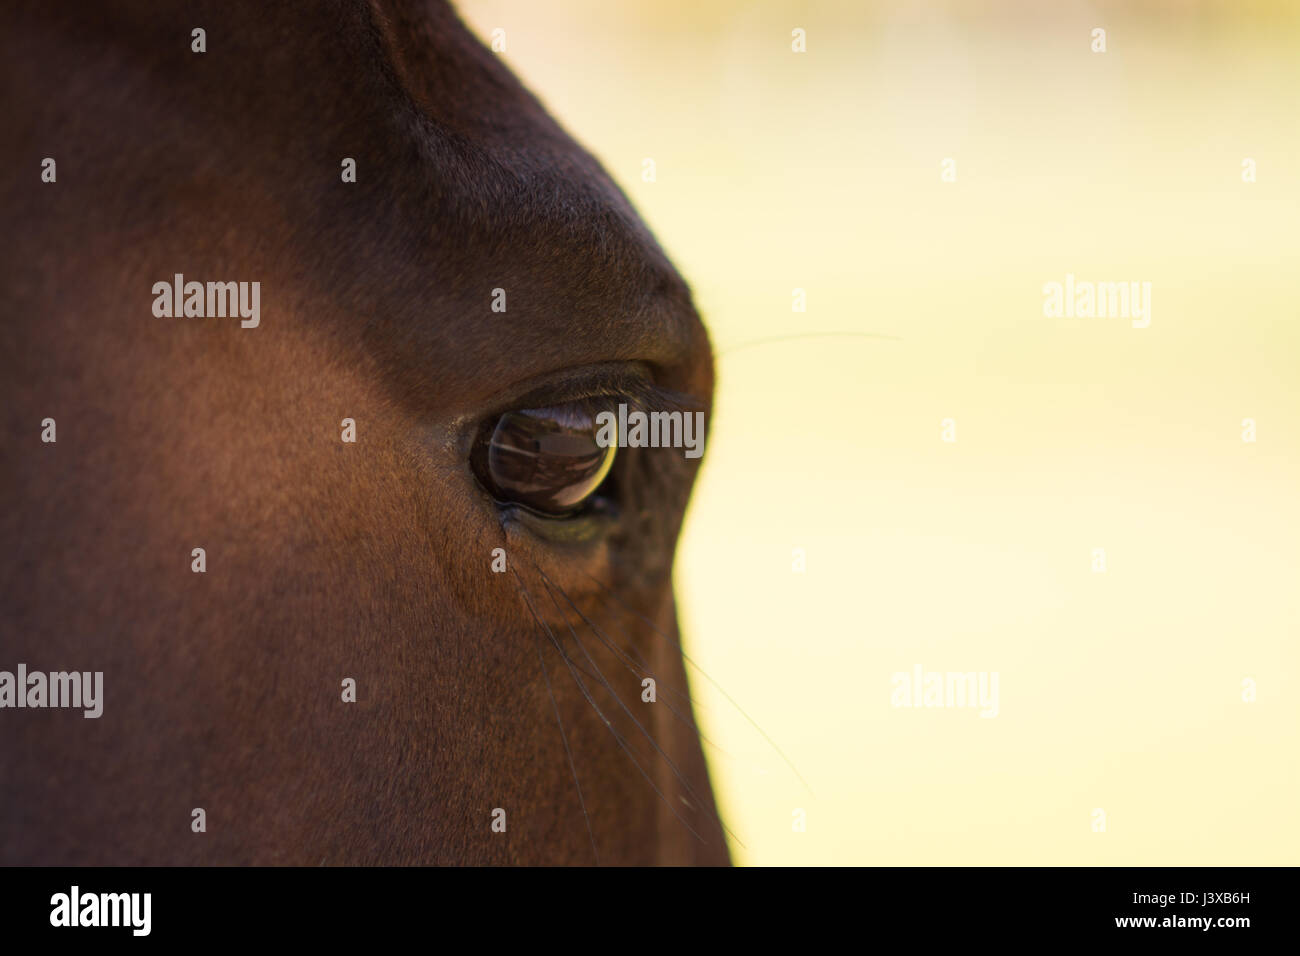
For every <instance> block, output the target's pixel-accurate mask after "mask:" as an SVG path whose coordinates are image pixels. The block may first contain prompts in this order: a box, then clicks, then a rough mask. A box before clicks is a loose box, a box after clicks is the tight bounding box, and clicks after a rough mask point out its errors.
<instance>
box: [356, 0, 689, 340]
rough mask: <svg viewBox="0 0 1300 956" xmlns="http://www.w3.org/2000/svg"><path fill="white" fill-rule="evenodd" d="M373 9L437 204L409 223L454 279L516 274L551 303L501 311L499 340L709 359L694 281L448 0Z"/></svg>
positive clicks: (422, 173) (377, 2) (412, 211)
mask: <svg viewBox="0 0 1300 956" xmlns="http://www.w3.org/2000/svg"><path fill="white" fill-rule="evenodd" d="M371 9H372V11H373V22H374V26H375V28H376V29H377V32H378V34H379V37H380V44H379V49H378V51H377V52H378V53H379V55H380V56H381V58H382V59H383V61H384V62H383V68H384V69H385V70H387V71H391V75H392V77H393V79H394V81H395V84H396V86H397V88H398V90H399V91H400V96H401V98H402V99H403V100H404V107H405V109H406V110H407V111H409V112H408V115H410V116H411V118H412V121H411V122H410V123H407V124H402V126H401V128H402V129H403V130H404V132H403V136H406V137H410V139H411V140H412V143H413V145H414V147H415V150H416V152H417V154H418V155H419V156H420V157H421V162H420V163H419V164H418V166H417V167H416V168H415V169H410V168H408V169H407V172H408V173H410V174H413V175H414V176H415V177H416V178H417V179H418V180H419V181H420V188H419V189H418V190H414V191H415V192H420V193H423V197H424V199H425V200H426V202H427V204H424V203H416V204H415V208H408V209H406V211H405V212H406V215H408V216H411V215H414V216H415V217H416V219H418V220H419V221H420V225H421V227H423V228H426V229H427V230H429V231H430V233H432V238H431V240H430V241H431V242H432V243H433V248H431V249H428V250H427V251H428V252H429V253H430V256H431V258H432V259H436V260H437V261H438V263H439V265H440V266H441V267H442V270H443V271H450V272H451V273H453V274H457V275H478V276H483V275H489V276H499V277H501V282H502V284H507V282H506V280H507V278H508V279H510V280H511V281H513V282H516V283H519V284H520V285H521V286H522V288H524V289H527V290H528V293H529V295H530V300H531V301H532V302H534V303H536V304H538V305H539V306H540V309H538V310H533V309H527V310H526V311H522V312H516V311H511V312H509V313H506V314H505V315H501V316H497V317H496V321H495V323H494V329H495V332H496V333H499V334H501V335H503V336H506V337H508V338H509V339H511V340H512V341H513V340H518V339H519V337H520V336H523V338H524V339H527V338H529V336H530V335H531V334H534V333H536V334H545V335H551V336H554V335H556V334H559V335H564V334H565V333H566V332H572V333H574V336H575V337H584V336H585V337H586V338H588V339H590V342H589V343H588V345H589V347H590V349H591V352H592V354H591V355H590V356H578V355H575V356H573V357H574V358H575V359H577V358H593V359H594V358H598V357H609V356H611V355H629V356H632V355H635V356H646V357H650V358H653V359H655V360H661V361H666V362H677V361H683V360H685V359H686V358H687V357H688V356H691V355H692V354H693V353H695V352H698V350H699V349H700V347H701V342H702V341H703V332H702V326H701V325H700V321H699V317H698V315H697V313H696V312H695V309H694V307H693V305H692V303H691V296H690V292H689V289H688V287H687V286H686V283H685V282H684V281H683V280H682V278H681V276H680V275H679V274H678V272H677V270H676V269H675V268H674V267H673V265H672V264H671V262H670V261H669V259H668V257H667V256H666V254H665V253H664V252H663V250H662V249H661V247H660V246H659V244H658V243H657V242H656V241H655V239H654V237H653V235H652V234H651V233H650V231H649V229H648V228H647V227H646V226H645V225H644V223H643V222H642V221H641V219H640V217H639V216H638V215H637V214H636V212H635V211H634V210H633V208H632V206H631V204H630V203H629V202H628V200H627V198H626V197H625V196H624V195H623V193H622V191H621V190H620V189H619V188H618V187H617V186H616V185H615V184H614V182H613V181H612V180H611V178H610V177H609V176H608V174H607V173H606V172H605V170H604V169H603V168H602V167H601V166H600V164H599V163H598V162H597V161H596V160H595V159H594V158H593V157H592V156H591V155H590V154H589V153H588V152H587V151H586V150H585V149H583V148H582V146H580V145H579V144H578V143H577V142H576V141H575V140H574V139H573V138H572V137H570V136H569V134H568V133H567V132H566V131H565V130H564V129H562V128H561V127H560V125H559V124H558V123H556V122H555V120H554V119H553V118H552V117H551V116H550V115H549V114H548V113H547V112H546V110H545V109H544V108H543V107H542V105H541V104H540V103H539V102H538V101H537V100H536V98H535V97H533V96H532V94H531V93H529V92H528V91H527V90H526V89H525V88H524V87H523V85H522V84H521V83H520V82H519V81H518V79H517V78H516V77H515V76H514V74H513V73H511V72H510V70H509V69H508V68H507V66H506V65H505V64H504V63H503V62H502V60H501V59H500V58H499V57H498V56H497V55H496V54H494V53H492V52H491V51H490V50H488V49H487V48H486V47H484V46H483V45H482V44H481V43H480V42H479V41H478V40H477V39H476V38H475V37H474V36H473V35H472V34H471V33H470V32H469V31H468V30H467V29H466V28H465V26H464V25H463V24H462V23H461V22H460V21H459V19H458V18H457V17H456V15H455V13H454V12H453V11H452V10H451V8H450V7H449V6H448V5H447V4H446V3H443V2H432V3H430V2H411V0H372V3H371ZM428 235H429V233H426V236H428ZM439 235H441V236H442V237H444V239H445V241H439V240H438V236H439ZM449 266H450V269H449V268H448V267H449ZM534 293H541V294H540V295H534ZM475 294H476V295H479V296H482V294H483V290H482V289H478V290H477V291H476V293H475ZM530 300H524V302H520V305H521V306H525V302H528V301H530ZM555 306H562V308H555ZM511 308H512V310H513V309H514V308H515V303H514V302H513V301H512V303H511ZM525 308H526V306H525ZM515 316H519V318H520V320H521V321H522V322H523V323H524V324H523V326H522V327H520V326H516V324H515V322H513V321H512V319H513V318H514V317H515ZM417 321H418V318H417ZM466 321H470V320H469V319H468V317H467V318H466ZM567 326H572V328H571V329H570V328H567ZM444 331H447V332H450V331H451V329H444ZM487 334H488V335H489V337H490V335H491V334H492V333H487ZM535 344H536V345H537V347H538V349H539V350H541V346H542V345H543V343H542V342H541V341H539V342H537V343H535ZM570 348H577V346H576V345H571V346H570Z"/></svg>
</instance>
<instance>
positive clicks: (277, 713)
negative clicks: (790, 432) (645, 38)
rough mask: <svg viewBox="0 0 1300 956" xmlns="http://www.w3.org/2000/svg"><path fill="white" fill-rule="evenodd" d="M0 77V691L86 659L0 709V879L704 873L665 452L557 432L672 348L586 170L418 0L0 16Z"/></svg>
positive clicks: (676, 350)
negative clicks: (81, 694) (10, 679)
mask: <svg viewBox="0 0 1300 956" xmlns="http://www.w3.org/2000/svg"><path fill="white" fill-rule="evenodd" d="M197 31H201V32H197ZM0 63H2V64H3V66H0V69H3V71H4V84H3V94H2V95H3V101H2V102H3V106H2V107H0V108H2V110H3V119H4V122H5V127H6V132H5V136H4V137H3V140H4V146H3V147H2V149H3V157H4V162H3V166H4V170H5V177H4V186H3V197H2V202H0V209H2V210H3V211H2V213H0V215H2V216H3V223H4V226H5V230H6V232H7V234H8V236H9V240H10V249H9V253H8V254H7V255H6V256H5V257H4V259H3V261H2V262H0V290H2V291H3V308H4V315H3V323H2V326H0V327H2V328H3V330H4V336H5V340H4V349H3V353H2V357H0V363H3V366H2V369H0V377H2V380H3V389H4V432H3V435H4V442H5V445H4V456H5V467H4V475H5V478H4V488H5V492H6V494H5V498H6V503H7V507H6V508H5V510H4V514H3V518H2V519H0V520H2V521H3V528H2V530H0V543H2V544H3V558H2V559H0V572H2V574H3V580H2V581H0V602H2V603H0V670H3V671H7V672H14V671H15V668H16V667H17V665H19V664H23V665H25V666H26V668H27V670H28V671H44V672H54V671H69V672H70V671H80V672H102V674H103V701H102V707H103V713H102V716H100V717H98V718H86V717H84V716H83V715H82V712H81V711H80V710H77V709H67V708H63V709H60V708H56V707H52V706H48V705H47V706H44V707H42V706H40V701H39V700H36V703H35V704H34V705H33V706H32V707H29V708H26V709H13V708H10V707H4V708H3V709H0V863H5V864H15V863H40V864H56V863H58V864H62V863H74V864H146V863H152V864H215V863H236V864H281V863H283V864H318V863H394V864H412V863H576V864H582V863H592V862H596V861H599V862H600V863H601V864H609V863H619V864H633V863H725V862H726V861H727V859H728V856H727V849H726V842H725V838H724V835H723V830H722V828H721V826H720V823H719V821H718V818H717V815H716V811H715V809H714V806H713V801H712V797H711V791H710V787H709V782H708V776H707V772H706V769H705V764H704V760H703V756H702V753H701V748H700V743H699V735H698V733H697V731H696V730H695V728H694V726H693V723H692V720H691V707H690V700H689V697H688V696H687V681H686V675H685V673H684V668H683V665H682V657H681V651H680V648H679V647H678V646H677V644H676V639H677V632H676V622H675V615H674V606H673V598H672V582H671V569H672V555H673V551H674V547H675V542H676V538H677V532H678V528H679V524H680V521H681V517H682V513H683V509H684V507H685V503H686V500H687V497H688V495H689V491H690V487H691V482H692V480H693V477H694V469H695V466H696V464H697V463H696V461H694V460H693V459H691V458H688V457H687V456H685V455H683V454H682V452H681V450H680V449H670V448H636V449H632V448H626V449H624V448H620V449H618V450H617V452H616V453H614V452H611V451H610V450H609V449H597V448H594V447H593V444H592V441H591V428H590V421H591V418H592V410H593V409H594V408H596V407H599V406H602V405H609V404H611V403H615V402H629V403H638V404H639V405H642V406H650V407H651V408H654V409H660V408H666V407H671V408H694V409H700V410H703V411H706V412H707V410H708V408H709V402H710V396H711V390H712V361H711V355H710V351H709V345H708V340H707V337H706V334H705V331H704V329H703V327H702V325H701V323H700V321H699V318H698V316H697V315H696V312H695V310H694V309H693V307H692V305H691V301H690V294H689V291H688V289H687V287H686V285H685V284H684V283H683V281H682V279H681V278H680V277H679V276H678V274H677V272H676V271H675V270H674V269H673V267H672V265H671V264H670V263H669V262H668V260H667V259H666V257H665V255H664V253H663V252H662V251H661V250H660V248H659V247H658V246H657V245H656V243H655V241H654V239H653V238H652V237H651V236H650V234H649V233H648V231H647V230H646V228H645V226H644V225H643V224H642V223H641V222H640V220H639V219H638V218H637V216H636V214H635V213H634V212H633V210H632V209H631V208H630V206H629V204H628V202H627V200H626V199H625V197H624V196H623V195H622V193H621V192H620V191H619V190H618V188H617V187H615V186H614V185H613V183H612V182H611V181H610V179H609V177H608V176H607V175H606V174H605V172H604V171H603V170H602V169H601V168H600V166H599V165H598V164H597V163H596V161H595V160H594V159H592V157H591V156H590V155H588V154H587V153H586V152H584V151H583V150H582V149H581V148H580V147H579V146H578V145H576V144H575V143H574V141H573V140H572V139H570V138H569V136H568V135H566V134H565V133H564V131H563V130H562V129H561V128H560V127H559V126H558V125H557V124H556V123H555V122H554V121H553V120H552V119H550V118H549V117H548V116H547V114H546V113H545V111H544V110H543V109H542V107H541V106H540V105H539V104H538V102H537V101H536V100H535V99H534V98H533V97H532V96H531V95H530V94H529V93H527V92H526V91H525V90H524V89H523V88H522V87H521V86H520V84H519V83H518V82H517V81H516V80H515V79H514V77H513V76H512V75H511V74H510V73H509V71H508V70H507V69H506V68H505V67H504V66H503V65H502V63H501V61H500V60H499V59H498V58H497V57H496V56H495V55H494V54H493V53H492V52H490V51H489V50H488V49H486V48H484V47H483V46H482V45H481V44H480V43H479V42H478V41H477V40H476V39H474V38H473V37H472V35H471V34H470V33H469V32H468V31H467V30H466V29H465V28H464V27H463V26H462V25H461V24H460V22H459V21H458V20H457V19H456V17H455V15H454V13H453V12H452V11H451V10H450V8H449V7H447V6H446V5H445V4H444V3H440V2H434V0H429V2H423V3H419V2H406V0H383V2H380V0H373V2H370V3H365V2H359V0H358V2H346V0H337V2H331V3H319V2H283V3H280V2H277V3H266V4H262V3H245V4H239V3H229V2H224V0H221V2H208V3H195V4H183V5H182V4H170V5H169V4H163V3H158V2H147V0H114V2H108V3H105V2H103V0H96V2H93V3H91V2H86V3H48V2H45V0H33V2H17V0H15V2H10V3H6V4H4V7H3V11H2V12H0ZM47 160H53V162H52V163H51V162H47ZM349 161H350V162H349ZM353 180H355V181H353ZM177 276H183V277H184V278H183V279H177ZM191 282H194V283H198V285H196V286H190V285H189V283H191ZM227 283H230V285H226V284H227ZM253 283H257V285H256V287H254V286H253ZM241 284H242V285H241ZM214 288H215V290H216V292H215V296H214V294H213V289H214ZM156 290H162V291H156ZM252 292H256V293H257V296H258V298H257V300H256V302H257V308H256V309H255V310H254V309H251V308H250V306H251V302H252V297H251V293H252ZM240 293H242V294H243V295H242V298H241V296H240ZM214 300H215V301H214ZM241 302H242V304H243V305H244V307H245V310H244V311H242V312H241V311H240V310H239V308H238V304H239V303H241ZM254 314H255V321H254V320H251V319H249V318H248V317H249V316H250V315H254ZM47 420H51V421H50V422H47ZM345 420H350V421H346V422H345ZM346 439H352V440H346ZM611 455H612V466H611V461H610V457H611ZM198 549H202V550H201V551H199V550H198ZM651 680H653V681H654V683H650V681H651ZM18 690H19V692H20V693H21V692H22V691H23V690H24V688H19V689H18ZM29 699H31V698H29ZM198 811H202V812H201V813H200V812H198Z"/></svg>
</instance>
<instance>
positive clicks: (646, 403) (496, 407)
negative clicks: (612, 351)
mask: <svg viewBox="0 0 1300 956" xmlns="http://www.w3.org/2000/svg"><path fill="white" fill-rule="evenodd" d="M602 398H605V399H614V400H616V401H619V402H624V403H626V404H627V405H628V406H629V407H631V408H641V409H644V410H646V411H695V410H700V409H703V408H704V403H703V402H701V401H700V400H699V399H698V398H696V397H695V396H693V395H687V394H685V393H683V392H677V391H674V390H672V389H669V388H665V387H664V386H662V385H659V384H657V383H655V381H654V380H653V378H652V377H651V374H650V369H649V368H648V367H647V366H646V365H644V364H643V363H640V362H608V363H602V364H600V365H590V366H583V367H580V368H574V369H565V370H563V371H561V372H559V373H553V374H551V375H548V376H545V377H543V378H542V379H531V380H529V381H526V382H523V383H521V384H520V385H518V386H516V387H514V388H512V389H511V390H510V391H508V392H506V393H504V394H502V395H498V396H496V397H494V398H493V399H492V400H491V402H490V403H488V405H487V409H486V411H485V412H484V414H483V415H482V417H481V418H480V421H482V420H486V419H493V418H496V417H499V416H501V415H504V414H505V413H506V412H512V411H520V410H523V409H531V408H548V407H553V406H557V405H568V404H574V403H580V402H584V401H591V400H595V399H602Z"/></svg>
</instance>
